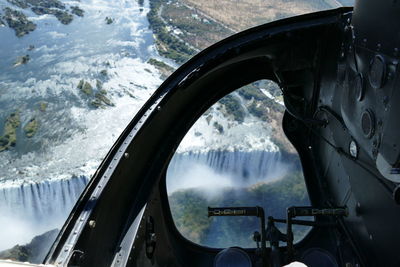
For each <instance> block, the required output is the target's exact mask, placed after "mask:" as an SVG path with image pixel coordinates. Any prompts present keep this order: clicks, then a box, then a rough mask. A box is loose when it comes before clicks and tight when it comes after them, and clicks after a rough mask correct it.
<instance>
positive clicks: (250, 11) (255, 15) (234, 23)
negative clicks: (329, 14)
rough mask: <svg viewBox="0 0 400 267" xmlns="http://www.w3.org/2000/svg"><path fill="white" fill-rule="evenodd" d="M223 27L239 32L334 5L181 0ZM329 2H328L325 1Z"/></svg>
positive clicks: (296, 0)
mask: <svg viewBox="0 0 400 267" xmlns="http://www.w3.org/2000/svg"><path fill="white" fill-rule="evenodd" d="M182 1H183V2H184V3H186V4H187V5H189V6H191V7H195V8H196V9H198V10H201V11H202V12H204V13H205V14H206V15H208V16H210V17H212V18H214V19H215V20H217V21H219V22H221V23H222V24H224V25H226V26H227V27H229V28H231V29H233V30H235V31H242V30H244V29H247V28H250V27H253V26H256V25H260V24H263V23H267V22H270V21H273V20H276V19H281V18H284V17H290V16H295V15H300V14H306V13H310V12H315V11H318V10H324V9H329V8H334V7H336V6H334V3H332V2H334V1H323V0H182ZM327 2H329V4H328V3H327Z"/></svg>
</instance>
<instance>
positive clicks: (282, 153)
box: [166, 80, 309, 248]
mask: <svg viewBox="0 0 400 267" xmlns="http://www.w3.org/2000/svg"><path fill="white" fill-rule="evenodd" d="M282 101H283V99H282V96H281V91H280V89H279V87H278V86H277V85H276V84H275V83H273V82H271V81H267V80H262V81H258V82H255V83H252V84H249V85H247V86H244V87H242V88H240V89H239V90H236V91H234V92H233V93H231V94H229V95H226V96H225V97H223V98H222V99H221V100H220V101H218V102H217V103H216V104H214V105H213V106H212V107H210V108H209V109H208V110H207V111H206V112H205V113H204V114H203V115H202V116H201V117H200V118H199V119H198V121H197V122H196V123H195V124H194V125H193V126H192V128H191V129H190V130H189V132H188V133H187V134H186V136H185V137H184V139H183V141H182V142H181V144H180V145H179V147H178V149H177V152H176V154H175V155H174V157H173V159H172V161H171V163H170V165H169V167H168V171H167V178H166V179H167V181H166V185H167V193H168V198H169V205H170V208H171V214H172V217H173V220H174V223H175V226H176V227H177V229H178V230H179V231H180V233H181V234H182V235H183V236H184V237H185V238H187V239H188V240H190V241H192V242H195V243H197V244H200V245H203V246H208V247H215V248H222V247H230V246H240V247H245V248H252V247H256V243H255V242H254V241H253V233H254V231H259V229H260V225H259V219H258V218H256V217H210V218H209V217H208V216H207V215H208V213H207V208H208V207H249V206H260V207H263V208H264V211H265V216H266V217H267V216H273V217H274V218H285V215H286V208H287V207H290V206H302V205H305V206H306V205H309V199H308V194H307V190H306V187H305V183H304V178H303V172H302V168H301V165H300V161H299V158H298V154H297V152H296V150H295V149H294V148H293V146H292V145H291V144H290V143H289V141H288V140H287V139H286V137H285V135H284V133H283V131H282V128H281V122H282V117H283V112H284V105H283V102H282ZM277 226H278V228H280V229H281V231H282V232H285V230H284V227H285V225H284V224H282V225H277ZM296 227H297V228H294V239H295V242H296V241H299V240H301V239H302V238H303V237H304V236H305V234H306V233H307V232H308V230H309V228H307V227H300V226H296Z"/></svg>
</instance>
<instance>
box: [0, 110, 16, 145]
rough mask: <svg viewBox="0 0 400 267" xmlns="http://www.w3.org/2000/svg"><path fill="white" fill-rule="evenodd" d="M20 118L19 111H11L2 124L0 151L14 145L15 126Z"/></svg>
mask: <svg viewBox="0 0 400 267" xmlns="http://www.w3.org/2000/svg"><path fill="white" fill-rule="evenodd" d="M20 124H21V120H20V115H19V111H16V112H13V113H11V114H10V115H9V116H8V117H7V119H6V122H5V124H4V130H3V135H2V136H0V152H1V151H4V150H8V149H10V147H14V146H15V145H16V143H17V128H18V127H19V126H20Z"/></svg>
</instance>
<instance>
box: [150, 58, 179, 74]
mask: <svg viewBox="0 0 400 267" xmlns="http://www.w3.org/2000/svg"><path fill="white" fill-rule="evenodd" d="M147 62H148V63H149V64H151V65H153V66H154V67H156V68H157V69H158V70H159V71H160V72H161V76H162V78H165V79H166V78H167V77H168V76H169V75H171V74H172V73H173V72H174V70H175V69H174V68H173V67H171V66H170V65H167V64H165V63H164V62H162V61H159V60H157V59H155V58H150V59H149V60H148V61H147Z"/></svg>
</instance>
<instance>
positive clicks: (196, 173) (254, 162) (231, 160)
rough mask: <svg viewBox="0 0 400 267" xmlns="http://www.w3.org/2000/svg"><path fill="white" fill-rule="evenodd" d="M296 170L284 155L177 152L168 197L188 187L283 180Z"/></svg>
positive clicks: (267, 153) (243, 185) (253, 152)
mask: <svg viewBox="0 0 400 267" xmlns="http://www.w3.org/2000/svg"><path fill="white" fill-rule="evenodd" d="M291 167H293V166H291V165H289V164H288V163H284V162H283V161H282V159H281V153H280V152H269V151H265V150H264V151H247V152H243V151H226V150H225V151H209V152H207V153H202V152H200V153H199V152H187V153H177V154H175V155H174V157H173V159H172V161H171V163H170V165H169V167H168V172H167V191H168V194H171V193H173V192H174V191H177V190H182V189H188V188H203V189H204V191H207V192H212V191H214V190H212V189H217V190H219V189H221V188H226V187H235V188H237V187H248V186H250V185H254V184H256V183H260V182H266V181H269V180H273V179H278V178H281V177H283V176H284V175H285V174H286V173H287V172H288V170H290V168H291ZM210 190H211V191H210Z"/></svg>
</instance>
